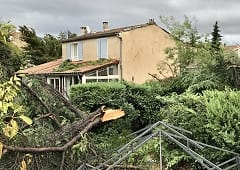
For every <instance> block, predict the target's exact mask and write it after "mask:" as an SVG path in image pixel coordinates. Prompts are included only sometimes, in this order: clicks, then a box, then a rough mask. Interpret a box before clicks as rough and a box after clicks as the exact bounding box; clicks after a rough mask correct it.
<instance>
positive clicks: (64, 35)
mask: <svg viewBox="0 0 240 170" xmlns="http://www.w3.org/2000/svg"><path fill="white" fill-rule="evenodd" d="M76 36H77V34H76V33H72V32H71V31H69V30H68V31H64V32H60V33H59V34H58V39H59V40H60V41H63V40H67V39H68V38H74V37H76Z"/></svg>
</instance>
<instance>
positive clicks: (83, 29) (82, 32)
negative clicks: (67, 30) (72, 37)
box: [81, 27, 87, 35]
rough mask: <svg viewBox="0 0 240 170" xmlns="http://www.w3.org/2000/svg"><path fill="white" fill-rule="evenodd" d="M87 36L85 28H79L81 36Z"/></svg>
mask: <svg viewBox="0 0 240 170" xmlns="http://www.w3.org/2000/svg"><path fill="white" fill-rule="evenodd" d="M85 34H87V27H81V35H85Z"/></svg>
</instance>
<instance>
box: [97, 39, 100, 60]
mask: <svg viewBox="0 0 240 170" xmlns="http://www.w3.org/2000/svg"><path fill="white" fill-rule="evenodd" d="M97 56H98V58H101V39H98V40H97Z"/></svg>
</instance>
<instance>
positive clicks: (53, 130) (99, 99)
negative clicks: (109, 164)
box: [0, 17, 240, 170]
mask: <svg viewBox="0 0 240 170" xmlns="http://www.w3.org/2000/svg"><path fill="white" fill-rule="evenodd" d="M162 21H163V22H164V23H165V24H166V25H167V27H168V29H169V30H170V31H171V33H172V34H171V35H172V38H173V40H174V41H175V42H176V46H175V47H173V48H168V49H166V54H167V56H168V59H169V60H171V61H173V62H171V63H172V64H168V63H167V62H165V63H160V64H159V65H158V68H159V71H160V74H164V73H165V71H166V70H162V68H166V67H162V66H163V65H165V64H168V68H169V69H170V70H171V71H172V74H173V77H171V78H168V79H165V80H158V79H156V78H157V76H154V77H155V79H154V80H152V81H150V82H146V83H145V84H142V85H136V84H131V83H127V82H111V83H90V84H84V85H75V86H73V87H72V88H71V96H70V102H71V103H72V104H74V105H75V106H77V107H78V108H79V109H80V110H82V111H84V112H86V113H91V112H93V111H95V110H96V109H98V108H99V107H100V106H102V105H105V106H106V107H109V108H116V109H118V108H121V109H123V110H124V112H125V113H126V116H125V117H123V118H121V119H118V120H115V121H111V122H108V123H104V124H99V125H97V126H96V127H95V128H94V129H92V131H91V132H89V133H87V134H86V135H83V136H82V137H81V140H79V141H78V142H77V143H75V144H74V145H73V146H72V147H71V149H69V150H67V152H66V153H64V158H65V161H64V162H63V166H61V168H62V169H76V168H77V167H79V166H80V165H81V164H82V163H83V162H88V163H91V164H97V163H99V162H102V161H103V160H102V159H107V158H109V156H111V154H110V153H109V152H110V151H112V152H114V151H115V150H114V148H117V147H119V146H121V145H123V144H125V143H126V142H128V141H129V140H130V139H131V138H133V137H134V136H135V134H132V133H133V132H135V131H137V130H139V129H142V128H144V127H145V126H147V125H149V124H152V123H155V122H157V121H159V120H162V121H165V122H167V123H169V124H172V125H175V126H179V127H182V128H185V129H187V130H190V131H192V132H193V134H192V135H191V136H190V137H191V138H193V139H195V140H198V141H201V142H204V143H208V144H212V145H215V146H218V147H221V148H225V149H228V150H232V151H235V152H240V143H239V141H240V139H239V133H240V116H239V113H240V105H239V103H240V92H239V91H238V86H236V83H235V78H236V77H233V74H232V70H231V69H230V66H231V65H232V64H238V58H237V57H236V55H235V54H234V53H232V52H231V51H227V50H226V49H225V47H224V46H223V45H222V43H221V35H220V28H219V26H218V23H217V22H216V23H215V25H214V29H213V33H212V37H211V38H209V37H205V36H202V35H199V33H198V32H197V30H196V28H195V27H194V26H193V24H194V23H192V22H191V21H190V20H189V19H188V18H187V17H186V19H185V21H184V22H183V23H178V22H176V21H175V20H174V19H173V18H162ZM25 29H26V32H28V33H31V34H32V35H33V36H32V37H35V36H36V35H35V32H34V31H33V30H31V29H29V28H25ZM62 36H64V35H62ZM6 37H7V36H6ZM0 38H1V36H0ZM35 38H36V37H35ZM48 38H50V40H51V41H50V42H52V40H53V39H51V37H48ZM33 39H34V38H33ZM6 40H7V38H2V41H1V42H2V43H4V44H5V45H4V46H2V47H4V54H5V56H11V52H12V50H11V49H8V50H6V49H7V48H5V47H9V46H8V44H7V43H6ZM36 42H37V43H36V44H38V43H39V42H40V44H41V43H42V39H41V40H40V39H38V38H36ZM46 42H47V41H46ZM53 42H55V40H53ZM44 43H45V41H44ZM30 44H31V45H34V43H33V44H32V43H30ZM53 44H55V43H53ZM37 46H38V47H39V44H38V45H37ZM49 47H50V46H49ZM51 47H54V48H55V47H56V46H54V45H53V46H51ZM55 49H56V48H55ZM28 50H30V46H29V49H28ZM39 50H40V49H39V48H36V49H34V50H33V51H31V52H32V54H35V52H36V51H39ZM47 51H48V50H47V49H46V50H43V51H41V50H40V52H41V53H42V52H44V54H46V55H49V53H48V52H47ZM49 51H51V50H49ZM0 52H1V49H0ZM45 52H46V53H45ZM43 56H45V55H43ZM176 56H178V57H176ZM10 59H14V62H15V57H14V56H13V57H10ZM10 59H9V61H8V62H9V63H14V62H13V61H12V60H10ZM42 59H44V60H45V59H46V58H44V57H43V58H42ZM44 60H41V62H42V61H44ZM32 61H34V59H32ZM3 62H4V60H3V61H1V65H4V63H3ZM36 62H38V61H36ZM13 65H15V64H13ZM9 68H11V67H6V69H9ZM11 69H13V70H14V69H15V68H11ZM6 77H7V76H6ZM5 80H6V79H5ZM2 81H3V80H2ZM25 83H26V85H27V86H26V85H23V84H22V85H21V84H20V81H19V79H18V78H17V77H14V78H11V79H10V80H9V81H5V82H4V83H1V84H0V115H1V117H0V128H1V129H2V130H1V131H0V134H1V136H0V158H1V160H0V169H19V168H21V169H22V170H25V169H27V168H28V169H36V167H37V169H56V168H57V169H58V168H59V166H60V164H61V165H62V157H63V155H62V154H61V153H60V152H54V153H52V152H44V153H34V152H33V153H30V154H29V153H18V152H13V151H12V152H10V151H8V152H6V150H4V146H3V144H7V145H13V146H24V147H25V146H26V147H27V146H32V147H41V146H61V145H62V144H63V143H65V142H66V141H68V140H69V139H70V136H72V135H73V134H72V133H73V132H72V131H71V129H70V130H69V129H68V128H69V127H71V125H72V124H74V122H78V121H79V119H80V118H79V117H78V116H77V115H76V114H74V113H73V112H72V111H71V110H69V109H68V108H67V107H66V106H67V105H66V104H64V102H63V101H62V100H61V98H59V96H56V95H55V93H54V92H53V93H52V90H51V89H49V87H48V86H46V85H45V84H44V83H42V82H41V81H40V80H39V79H28V78H26V82H25ZM29 89H30V90H29ZM33 89H34V91H33ZM31 90H32V91H31ZM29 91H30V93H29ZM36 96H37V97H36ZM66 129H68V130H66ZM162 144H163V145H162V146H163V163H164V167H165V168H167V169H180V167H181V166H184V167H190V166H191V167H193V168H196V165H197V164H196V162H195V161H194V160H193V159H192V158H191V157H189V156H188V155H186V154H185V153H184V152H183V151H181V150H180V149H179V148H178V147H176V146H175V145H174V144H173V143H171V142H169V141H167V140H164V142H163V143H162ZM158 150H159V141H157V140H151V141H149V142H148V143H146V145H144V146H143V147H141V148H139V149H138V150H137V151H136V152H135V153H133V154H132V155H131V156H130V157H129V158H128V159H127V160H126V161H125V162H124V164H125V165H134V166H138V167H142V168H144V169H151V168H152V169H154V168H156V167H157V166H158V162H159V155H158V154H159V153H158ZM202 154H203V156H205V157H206V158H208V159H209V160H211V161H214V162H221V161H224V160H226V159H227V158H229V155H228V154H226V153H225V152H214V151H213V150H209V149H204V150H202Z"/></svg>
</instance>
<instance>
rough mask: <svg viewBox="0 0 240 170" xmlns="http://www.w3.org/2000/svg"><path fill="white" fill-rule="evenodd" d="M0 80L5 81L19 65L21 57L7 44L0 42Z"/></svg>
mask: <svg viewBox="0 0 240 170" xmlns="http://www.w3.org/2000/svg"><path fill="white" fill-rule="evenodd" d="M0 56H1V58H0V76H1V78H0V82H4V81H7V80H8V79H9V78H10V77H11V76H13V75H14V73H15V72H16V71H17V70H18V69H19V68H20V66H21V59H20V57H19V56H18V55H17V53H16V52H15V51H13V50H12V49H11V48H10V46H9V45H7V44H4V43H1V42H0Z"/></svg>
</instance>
